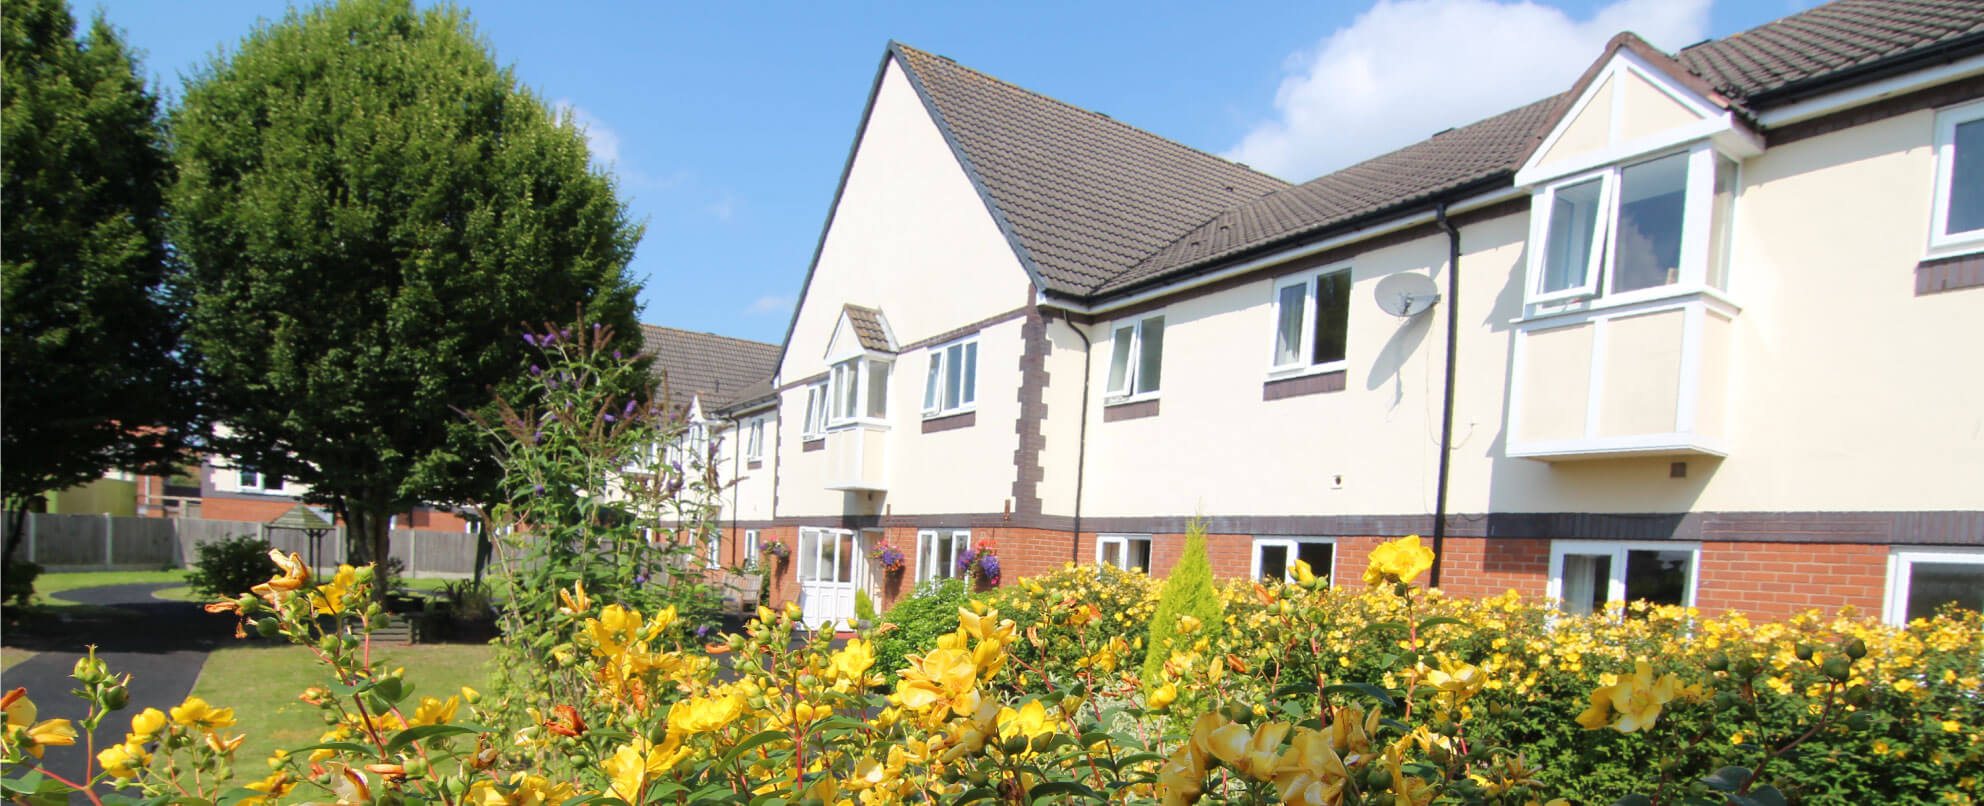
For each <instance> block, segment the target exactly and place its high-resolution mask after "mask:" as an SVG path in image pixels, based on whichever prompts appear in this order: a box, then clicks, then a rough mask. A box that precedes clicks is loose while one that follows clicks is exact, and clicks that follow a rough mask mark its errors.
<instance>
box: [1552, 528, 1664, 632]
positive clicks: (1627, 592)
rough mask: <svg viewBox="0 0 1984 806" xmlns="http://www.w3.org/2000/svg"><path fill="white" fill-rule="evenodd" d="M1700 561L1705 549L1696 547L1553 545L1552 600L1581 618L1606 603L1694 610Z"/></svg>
mask: <svg viewBox="0 0 1984 806" xmlns="http://www.w3.org/2000/svg"><path fill="white" fill-rule="evenodd" d="M1700 560H1701V546H1698V545H1695V544H1692V543H1683V544H1672V543H1599V542H1583V541H1571V540H1557V541H1552V542H1551V544H1550V590H1549V596H1550V598H1552V599H1555V600H1557V601H1558V602H1559V605H1558V606H1559V608H1560V609H1562V610H1563V611H1564V612H1566V613H1570V614H1572V615H1580V616H1582V615H1587V614H1590V613H1595V612H1598V611H1600V610H1603V609H1604V608H1605V603H1606V602H1633V601H1639V600H1642V599H1644V600H1646V601H1648V602H1651V603H1653V604H1663V605H1681V606H1692V605H1694V603H1695V569H1696V568H1697V567H1698V566H1699V564H1700Z"/></svg>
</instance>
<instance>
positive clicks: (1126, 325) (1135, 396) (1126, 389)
mask: <svg viewBox="0 0 1984 806" xmlns="http://www.w3.org/2000/svg"><path fill="white" fill-rule="evenodd" d="M1152 321H1156V322H1157V323H1158V326H1159V327H1164V325H1165V324H1166V323H1165V321H1164V312H1162V311H1159V312H1157V313H1149V314H1143V315H1140V316H1137V317H1135V318H1133V319H1122V320H1117V321H1115V322H1111V323H1110V325H1109V353H1108V355H1109V366H1108V367H1107V369H1106V370H1105V371H1106V373H1107V374H1105V375H1103V376H1102V377H1103V379H1104V382H1105V384H1104V385H1105V386H1108V389H1107V390H1105V392H1104V398H1103V400H1104V402H1105V403H1126V402H1131V401H1138V400H1150V399H1153V398H1155V397H1157V395H1158V393H1159V392H1161V391H1163V387H1162V385H1161V384H1163V382H1164V372H1163V364H1164V347H1163V346H1162V345H1161V344H1160V345H1159V347H1158V356H1157V360H1158V367H1159V370H1158V383H1159V384H1160V386H1158V387H1154V388H1152V389H1150V390H1149V391H1144V392H1138V391H1136V389H1137V384H1138V383H1139V382H1140V381H1141V380H1142V378H1141V376H1140V373H1141V372H1142V370H1143V363H1144V325H1146V324H1148V323H1150V322H1152ZM1124 330H1129V331H1130V351H1129V353H1128V354H1127V357H1126V358H1125V361H1127V362H1128V364H1127V366H1125V367H1124V368H1123V385H1122V386H1121V387H1118V386H1115V385H1113V384H1109V383H1107V381H1108V379H1109V378H1110V376H1113V375H1115V374H1116V341H1117V339H1118V338H1119V336H1120V334H1121V333H1122V331H1124Z"/></svg>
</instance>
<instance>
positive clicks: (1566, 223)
mask: <svg viewBox="0 0 1984 806" xmlns="http://www.w3.org/2000/svg"><path fill="white" fill-rule="evenodd" d="M1736 185H1737V165H1736V163H1735V162H1734V161H1732V160H1730V159H1729V158H1727V157H1724V156H1722V155H1720V154H1718V153H1716V151H1715V150H1714V148H1713V147H1711V146H1710V145H1709V144H1707V143H1701V144H1698V145H1695V146H1693V147H1692V148H1689V149H1687V150H1683V151H1675V152H1669V153H1666V154H1660V155H1657V156H1653V157H1649V158H1646V159H1639V160H1635V161H1633V162H1625V163H1621V164H1618V165H1610V166H1606V167H1604V168H1600V169H1598V170H1595V171H1589V172H1586V173H1582V174H1576V175H1573V176H1569V177H1566V178H1563V179H1560V180H1557V181H1554V182H1551V183H1549V184H1546V185H1543V186H1541V187H1539V188H1538V189H1537V190H1536V193H1535V195H1534V196H1533V197H1532V199H1531V204H1530V236H1529V237H1530V241H1529V242H1530V250H1529V282H1528V288H1527V292H1526V295H1525V297H1526V298H1525V301H1526V302H1527V303H1529V304H1531V305H1559V304H1563V303H1570V302H1577V301H1582V300H1592V299H1598V298H1605V299H1608V300H1609V299H1620V298H1623V299H1624V300H1632V299H1646V298H1652V297H1657V296H1661V295H1663V294H1667V293H1670V291H1669V288H1668V287H1670V286H1674V287H1681V288H1695V287H1700V286H1704V285H1706V286H1711V287H1714V288H1723V287H1725V286H1726V284H1727V274H1728V269H1727V266H1728V260H1729V246H1730V241H1731V237H1730V236H1731V229H1730V219H1731V217H1732V216H1733V214H1734V208H1735V196H1736Z"/></svg>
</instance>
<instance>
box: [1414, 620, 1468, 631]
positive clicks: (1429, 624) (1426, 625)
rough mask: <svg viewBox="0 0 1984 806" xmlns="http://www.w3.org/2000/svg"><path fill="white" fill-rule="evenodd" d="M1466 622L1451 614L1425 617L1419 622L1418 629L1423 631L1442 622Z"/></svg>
mask: <svg viewBox="0 0 1984 806" xmlns="http://www.w3.org/2000/svg"><path fill="white" fill-rule="evenodd" d="M1466 623H1467V622H1465V621H1461V620H1460V619H1457V618H1454V617H1453V616H1434V617H1432V618H1429V619H1426V620H1425V621H1422V622H1419V631H1420V632H1425V631H1427V630H1430V629H1433V628H1434V627H1438V626H1440V625H1442V624H1466Z"/></svg>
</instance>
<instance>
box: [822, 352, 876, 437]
mask: <svg viewBox="0 0 1984 806" xmlns="http://www.w3.org/2000/svg"><path fill="white" fill-rule="evenodd" d="M889 366H890V362H888V361H885V360H882V359H879V358H873V357H865V356H864V357H856V358H850V359H847V360H845V361H842V362H839V363H837V364H834V365H833V368H832V369H831V370H830V371H829V372H828V374H827V393H828V394H827V397H828V400H829V403H828V406H827V424H828V425H846V424H848V423H852V422H856V421H859V420H871V421H879V420H884V419H887V417H888V414H889Z"/></svg>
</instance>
